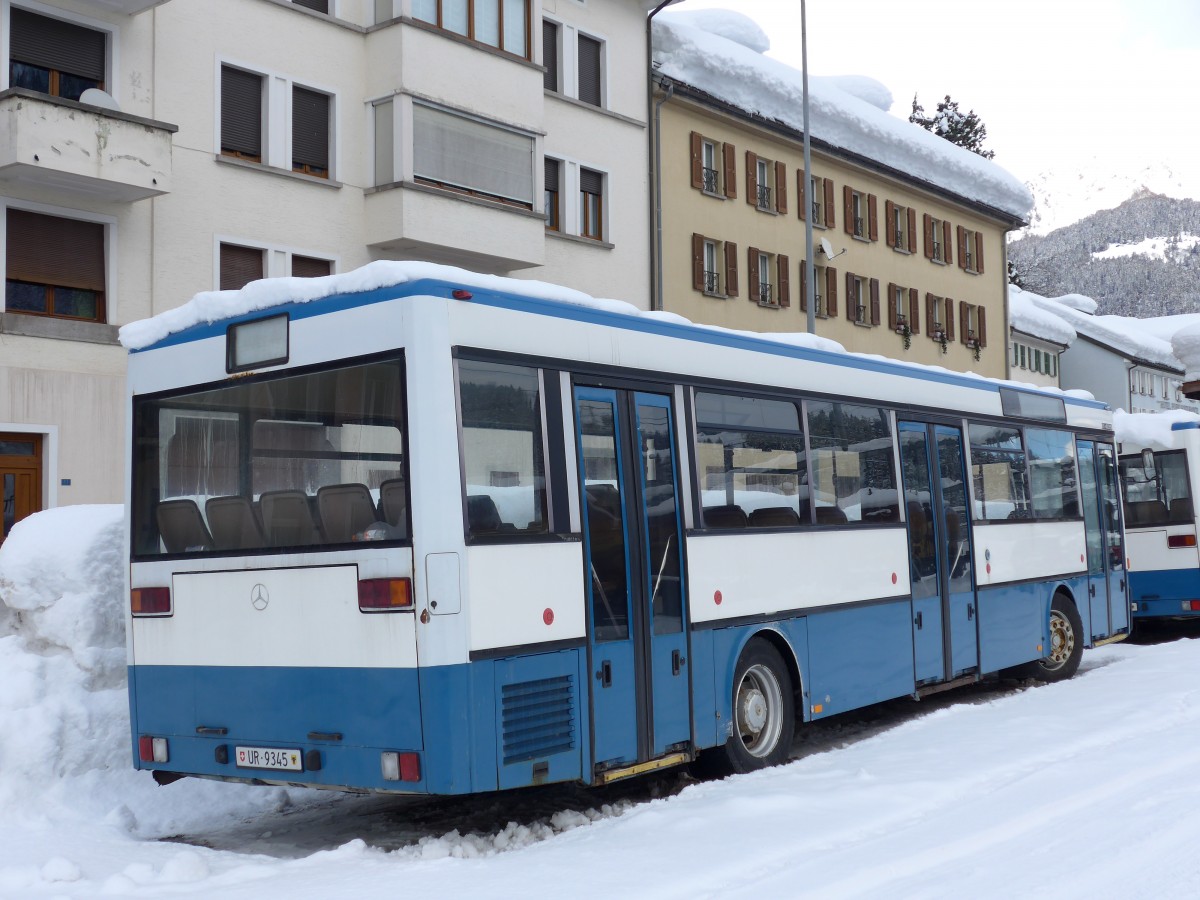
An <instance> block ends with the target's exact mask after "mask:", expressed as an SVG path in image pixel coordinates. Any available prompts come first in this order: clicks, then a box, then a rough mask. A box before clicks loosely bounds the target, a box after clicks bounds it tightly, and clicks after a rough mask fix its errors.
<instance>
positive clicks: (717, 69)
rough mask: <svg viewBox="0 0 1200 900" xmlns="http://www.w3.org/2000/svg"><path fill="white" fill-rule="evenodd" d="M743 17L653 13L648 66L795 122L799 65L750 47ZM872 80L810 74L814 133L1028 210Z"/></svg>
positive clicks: (988, 170)
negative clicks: (904, 113) (895, 105)
mask: <svg viewBox="0 0 1200 900" xmlns="http://www.w3.org/2000/svg"><path fill="white" fill-rule="evenodd" d="M734 16H736V18H733V17H734ZM743 18H744V17H742V16H740V15H737V14H733V13H723V14H720V15H717V14H713V13H710V14H709V15H707V16H698V15H697V14H696V13H692V14H691V15H688V14H686V13H683V12H674V11H667V12H664V13H663V14H662V15H660V16H658V17H657V18H656V19H655V20H654V26H653V27H654V50H653V55H654V62H655V65H656V66H658V67H659V71H660V72H662V74H663V75H666V76H667V77H668V78H672V79H675V80H677V81H681V82H684V83H685V84H689V85H692V86H694V87H697V88H699V89H701V90H703V91H706V92H707V93H709V94H712V95H713V96H714V97H717V98H719V99H721V100H724V101H725V102H727V103H731V104H733V105H734V106H736V107H739V108H740V109H743V110H745V111H746V112H749V113H751V114H753V115H758V116H762V117H763V118H765V119H768V120H776V121H779V122H782V123H784V124H785V125H787V126H789V127H790V128H793V129H796V130H800V129H801V128H802V126H803V113H802V109H803V101H804V88H803V77H802V73H801V72H800V71H799V70H798V69H794V68H792V67H791V66H789V65H787V64H786V63H782V62H779V61H778V60H775V59H771V58H769V57H766V56H763V55H762V51H760V50H757V49H754V48H752V47H751V46H749V45H750V44H755V41H753V40H746V39H745V35H744V33H743V32H744V26H741V25H740V22H741V20H742V19H743ZM730 34H733V35H735V39H732V40H731V39H730V37H728V35H730ZM870 81H871V80H870V79H865V78H855V79H853V80H847V79H845V78H828V77H814V76H812V75H810V76H809V79H808V82H809V85H808V86H809V127H810V132H811V135H812V137H813V138H814V139H816V140H820V141H823V142H824V143H826V144H829V145H831V146H833V147H835V148H837V149H839V150H845V151H848V152H850V153H855V154H858V155H860V156H865V157H866V158H868V159H872V160H875V161H876V162H879V163H881V164H883V165H885V166H888V167H889V168H892V169H894V170H896V171H899V172H905V173H907V174H909V175H911V176H912V177H914V178H917V179H920V180H921V181H925V182H928V183H929V184H933V185H937V186H939V187H942V188H945V189H946V190H949V191H951V192H953V193H955V194H957V195H958V196H960V197H964V198H966V199H968V200H972V201H975V202H977V203H981V204H983V205H985V206H990V207H992V208H993V209H998V210H1001V211H1002V212H1005V213H1008V214H1009V215H1011V216H1013V217H1015V218H1018V219H1025V218H1026V217H1027V216H1028V215H1029V213H1030V211H1031V210H1032V209H1033V197H1032V195H1031V194H1030V193H1029V188H1027V187H1026V186H1025V185H1024V184H1022V183H1021V182H1020V181H1019V180H1018V179H1016V178H1015V177H1013V176H1012V175H1010V174H1009V173H1008V172H1006V171H1005V170H1004V169H1002V168H1000V166H998V165H996V164H995V163H993V162H991V161H989V160H986V159H984V158H983V157H982V156H979V155H978V154H977V153H972V152H971V151H970V150H966V149H964V148H962V147H959V146H956V145H955V144H952V143H950V142H949V141H947V140H945V139H943V138H940V137H938V136H937V135H935V134H931V133H930V132H928V131H926V130H925V129H923V128H921V127H920V126H918V125H914V124H912V123H910V122H908V121H907V120H904V119H900V118H897V117H896V116H893V115H890V114H889V113H887V112H886V111H885V110H887V109H889V108H890V107H891V95H890V93H889V92H888V91H887V89H886V88H885V87H883V85H880V84H878V82H875V83H874V84H873V85H872V86H870V87H868V84H869V83H870ZM885 100H886V103H885V102H883V101H885Z"/></svg>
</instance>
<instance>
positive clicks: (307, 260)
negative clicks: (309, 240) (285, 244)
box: [292, 254, 333, 278]
mask: <svg viewBox="0 0 1200 900" xmlns="http://www.w3.org/2000/svg"><path fill="white" fill-rule="evenodd" d="M332 274H333V263H332V262H331V261H329V260H328V259H317V257H315V256H298V255H295V254H293V256H292V277H293V278H320V277H322V276H323V275H332Z"/></svg>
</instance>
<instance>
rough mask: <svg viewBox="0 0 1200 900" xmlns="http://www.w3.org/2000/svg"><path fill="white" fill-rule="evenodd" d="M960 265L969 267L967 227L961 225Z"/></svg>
mask: <svg viewBox="0 0 1200 900" xmlns="http://www.w3.org/2000/svg"><path fill="white" fill-rule="evenodd" d="M957 233H958V267H959V268H960V269H965V268H966V267H967V229H965V228H963V227H962V226H961V225H959V226H958V232H957Z"/></svg>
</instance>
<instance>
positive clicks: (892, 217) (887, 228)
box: [883, 200, 896, 247]
mask: <svg viewBox="0 0 1200 900" xmlns="http://www.w3.org/2000/svg"><path fill="white" fill-rule="evenodd" d="M883 233H884V236H885V237H886V239H887V245H888V246H889V247H895V246H896V204H895V203H893V202H892V201H891V200H885V201H884V203H883Z"/></svg>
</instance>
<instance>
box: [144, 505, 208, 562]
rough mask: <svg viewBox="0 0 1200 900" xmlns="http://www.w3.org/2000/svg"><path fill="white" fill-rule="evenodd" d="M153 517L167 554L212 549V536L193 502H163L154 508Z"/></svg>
mask: <svg viewBox="0 0 1200 900" xmlns="http://www.w3.org/2000/svg"><path fill="white" fill-rule="evenodd" d="M154 517H155V518H156V519H157V520H158V533H159V535H160V536H161V537H162V542H163V545H164V546H165V547H166V548H167V552H168V553H187V552H188V551H189V550H211V549H212V546H213V542H212V536H211V535H210V534H209V533H208V527H207V526H206V525H205V524H204V517H203V516H201V515H200V507H199V506H197V505H196V501H195V500H163V501H162V502H160V503H159V504H158V506H157V507H156V508H155V510H154Z"/></svg>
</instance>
